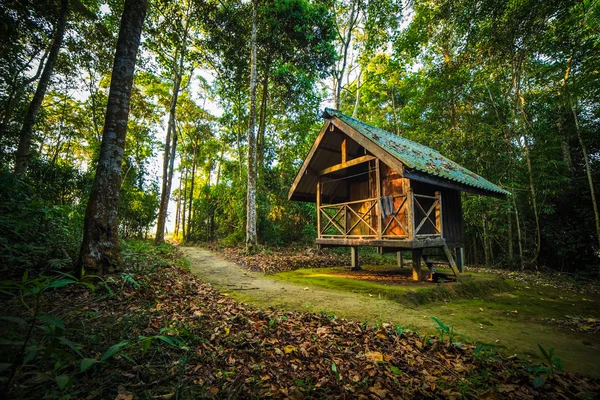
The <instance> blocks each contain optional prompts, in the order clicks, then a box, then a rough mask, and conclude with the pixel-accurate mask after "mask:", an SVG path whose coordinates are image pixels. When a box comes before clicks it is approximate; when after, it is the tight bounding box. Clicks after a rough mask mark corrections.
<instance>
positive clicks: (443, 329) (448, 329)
mask: <svg viewBox="0 0 600 400" xmlns="http://www.w3.org/2000/svg"><path fill="white" fill-rule="evenodd" d="M431 319H432V320H433V321H434V322H435V323H436V324H437V327H436V329H437V331H438V332H439V333H440V340H441V341H442V342H443V341H444V338H445V337H447V338H448V343H449V344H451V345H453V346H456V347H462V343H460V342H456V341H455V340H454V339H456V338H464V339H468V340H470V338H469V337H468V336H466V335H463V334H460V333H456V332H454V327H452V326H448V325H446V324H444V323H443V322H442V321H440V320H439V319H437V318H436V317H431Z"/></svg>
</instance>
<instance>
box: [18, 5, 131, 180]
mask: <svg viewBox="0 0 600 400" xmlns="http://www.w3.org/2000/svg"><path fill="white" fill-rule="evenodd" d="M68 12H69V0H61V2H60V11H59V15H58V20H57V22H56V30H55V32H54V39H53V40H52V45H51V47H50V52H49V53H48V59H47V60H46V64H45V65H44V71H43V72H42V76H41V77H40V80H39V82H38V85H37V88H36V89H35V94H34V95H33V99H31V103H29V107H28V108H27V113H26V114H25V119H24V120H23V127H22V128H21V134H20V137H19V147H18V148H17V152H16V154H15V173H16V174H18V175H25V174H26V173H27V167H28V166H29V151H30V148H31V139H32V137H33V127H34V125H35V122H36V119H37V114H38V112H39V111H40V107H41V106H42V101H44V96H45V95H46V90H47V89H48V84H49V83H50V77H51V76H52V72H53V71H54V64H56V59H57V58H58V53H59V52H60V48H61V47H62V42H63V38H64V36H65V29H66V26H67V14H68ZM136 50H137V48H136Z"/></svg>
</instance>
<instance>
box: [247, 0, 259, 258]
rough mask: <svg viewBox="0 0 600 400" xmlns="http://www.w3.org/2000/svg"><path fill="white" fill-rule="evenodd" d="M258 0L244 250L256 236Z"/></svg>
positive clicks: (254, 9) (254, 4) (254, 11)
mask: <svg viewBox="0 0 600 400" xmlns="http://www.w3.org/2000/svg"><path fill="white" fill-rule="evenodd" d="M258 2H259V0H253V2H252V37H251V39H250V47H251V54H250V122H249V124H248V193H247V203H246V207H247V208H246V210H247V211H246V252H248V253H250V252H252V251H253V249H254V247H255V246H256V244H257V242H258V241H257V236H256V31H257V24H258V21H257V19H258V16H257V8H258Z"/></svg>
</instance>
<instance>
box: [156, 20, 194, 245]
mask: <svg viewBox="0 0 600 400" xmlns="http://www.w3.org/2000/svg"><path fill="white" fill-rule="evenodd" d="M188 26H189V15H186V22H185V26H184V28H183V37H182V39H181V48H180V49H178V50H177V51H178V52H179V54H177V51H176V53H175V57H174V60H176V61H175V63H174V65H173V93H172V94H171V104H170V107H169V121H168V122H167V139H166V141H165V154H164V156H163V157H164V160H163V178H162V190H161V193H160V207H159V209H158V221H157V223H156V239H155V241H156V244H161V243H162V242H164V240H165V225H166V223H167V211H168V208H169V199H170V197H171V184H172V182H173V166H174V165H175V155H176V154H177V132H176V129H175V111H176V109H177V100H178V99H179V90H180V88H181V79H182V78H183V67H184V61H185V54H186V51H187V35H188ZM177 55H179V59H177ZM170 132H173V143H169V140H170ZM169 147H170V148H169ZM169 150H170V151H169ZM169 153H170V154H169Z"/></svg>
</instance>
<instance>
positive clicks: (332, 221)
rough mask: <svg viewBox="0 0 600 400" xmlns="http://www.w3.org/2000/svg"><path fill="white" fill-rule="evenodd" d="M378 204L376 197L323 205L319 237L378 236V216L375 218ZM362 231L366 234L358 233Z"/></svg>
mask: <svg viewBox="0 0 600 400" xmlns="http://www.w3.org/2000/svg"><path fill="white" fill-rule="evenodd" d="M376 205H377V199H375V198H372V199H365V200H356V201H348V202H346V203H337V204H325V205H322V206H321V208H320V210H319V212H320V221H321V224H322V225H323V226H322V227H319V228H320V229H319V237H325V238H327V237H329V238H339V237H348V236H353V237H365V238H366V237H372V238H376V237H377V236H378V235H377V233H378V232H377V218H373V216H375V215H376V212H373V210H374V209H375V208H376ZM360 231H363V232H364V234H360V233H359V234H357V233H356V232H360ZM353 232H354V233H353Z"/></svg>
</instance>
